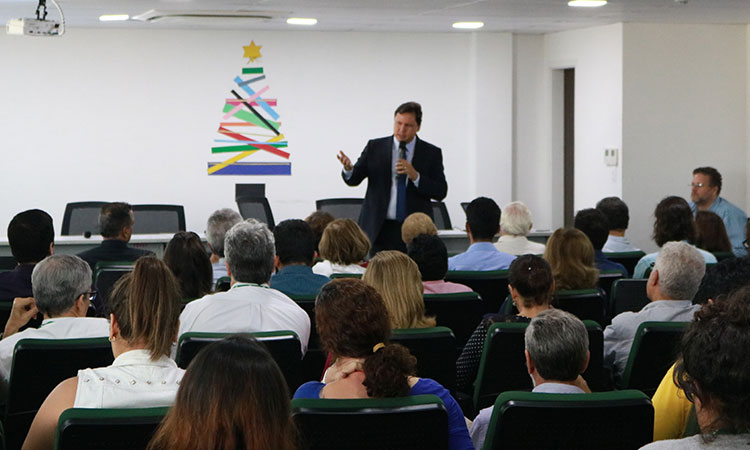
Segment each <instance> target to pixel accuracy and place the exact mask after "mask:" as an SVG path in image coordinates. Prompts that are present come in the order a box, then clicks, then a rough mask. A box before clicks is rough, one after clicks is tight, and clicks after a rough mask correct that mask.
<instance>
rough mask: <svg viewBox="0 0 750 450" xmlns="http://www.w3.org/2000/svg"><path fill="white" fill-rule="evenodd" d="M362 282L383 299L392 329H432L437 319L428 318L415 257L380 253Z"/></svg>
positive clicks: (397, 253) (399, 253)
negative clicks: (373, 289) (372, 288)
mask: <svg viewBox="0 0 750 450" xmlns="http://www.w3.org/2000/svg"><path fill="white" fill-rule="evenodd" d="M362 280H363V281H364V282H365V283H367V284H369V285H370V286H372V287H374V288H375V290H377V291H378V292H379V293H380V295H381V296H382V297H383V301H384V302H385V306H386V308H387V309H388V314H389V316H390V320H391V328H394V329H398V328H428V327H434V326H435V318H434V317H425V315H424V314H425V310H424V298H423V292H424V291H423V289H424V288H423V286H422V277H421V275H420V274H419V268H418V267H417V263H415V262H414V261H413V260H412V259H411V258H409V257H408V256H406V255H405V254H403V253H401V252H399V251H397V250H384V251H382V252H378V254H377V255H375V257H374V258H373V259H372V260H371V261H370V264H369V265H368V266H367V271H366V272H365V275H364V276H363V277H362Z"/></svg>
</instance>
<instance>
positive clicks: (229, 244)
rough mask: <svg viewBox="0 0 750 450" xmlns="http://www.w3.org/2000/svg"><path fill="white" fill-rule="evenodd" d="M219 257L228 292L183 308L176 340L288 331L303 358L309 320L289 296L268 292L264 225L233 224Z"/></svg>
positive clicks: (268, 238)
mask: <svg viewBox="0 0 750 450" xmlns="http://www.w3.org/2000/svg"><path fill="white" fill-rule="evenodd" d="M224 255H225V258H226V268H227V272H228V273H229V276H230V277H231V279H232V281H231V287H230V288H229V290H228V291H227V292H218V293H216V294H209V295H206V296H205V297H203V298H201V299H198V300H195V301H192V302H190V303H188V304H187V305H186V306H185V309H184V310H183V311H182V314H180V331H179V335H182V334H184V333H187V332H190V331H196V332H208V333H253V332H259V331H280V330H291V331H294V332H295V333H297V336H298V337H299V340H300V344H301V346H302V353H303V354H304V353H305V351H306V349H307V341H308V339H309V338H310V318H309V317H308V315H307V313H306V312H305V311H304V310H303V309H302V308H300V307H299V306H298V305H297V304H296V303H294V301H292V300H291V299H290V298H289V297H287V296H286V295H284V294H282V293H281V292H279V291H277V290H275V289H271V288H269V287H268V281H269V279H270V278H271V274H272V273H273V268H274V266H273V263H274V256H275V247H274V239H273V233H271V231H270V230H269V229H268V227H267V226H266V224H264V223H261V222H258V221H257V220H255V219H247V220H246V221H244V222H240V223H238V224H236V225H234V226H233V227H232V228H231V229H230V230H229V231H228V232H227V234H226V237H225V239H224Z"/></svg>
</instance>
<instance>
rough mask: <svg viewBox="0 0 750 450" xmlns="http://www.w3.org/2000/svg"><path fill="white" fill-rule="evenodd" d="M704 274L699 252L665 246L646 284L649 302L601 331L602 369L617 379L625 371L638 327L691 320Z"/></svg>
mask: <svg viewBox="0 0 750 450" xmlns="http://www.w3.org/2000/svg"><path fill="white" fill-rule="evenodd" d="M705 273H706V263H705V262H704V261H703V257H702V256H701V254H700V253H699V252H698V249H696V248H695V247H693V246H692V245H690V244H687V243H685V242H667V243H665V244H664V246H663V247H662V248H661V250H659V254H658V256H657V257H656V264H655V265H654V270H653V271H652V272H651V275H650V276H649V278H648V282H647V284H646V295H648V298H649V300H650V303H649V304H648V305H646V306H644V307H643V309H641V310H640V311H638V312H631V311H627V312H624V313H622V314H618V315H617V316H616V317H615V318H614V319H612V324H611V325H609V326H608V327H607V328H605V329H604V366H605V367H611V368H612V372H613V374H614V375H615V378H616V379H619V377H620V376H621V375H622V373H623V371H624V370H625V366H626V365H627V363H628V357H629V356H630V347H631V346H632V345H633V339H634V338H635V332H636V331H637V330H638V326H639V325H640V324H642V323H643V322H649V321H659V322H690V321H691V320H693V313H695V311H697V310H698V306H695V305H693V302H692V298H693V296H694V295H695V293H696V292H697V291H698V286H699V285H700V283H701V279H702V278H703V274H705Z"/></svg>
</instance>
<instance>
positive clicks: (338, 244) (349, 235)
mask: <svg viewBox="0 0 750 450" xmlns="http://www.w3.org/2000/svg"><path fill="white" fill-rule="evenodd" d="M369 251H370V239H368V238H367V235H366V234H365V232H364V231H362V228H360V227H359V225H357V222H355V221H353V220H352V219H336V220H334V221H333V222H331V223H329V224H328V226H327V227H326V229H325V230H323V237H321V238H320V257H321V258H323V261H321V262H319V263H317V264H315V265H314V266H313V272H315V273H317V274H318V275H325V276H327V277H330V276H331V274H334V273H365V268H364V267H362V266H361V265H360V264H362V262H364V259H365V257H366V256H367V253H368V252H369Z"/></svg>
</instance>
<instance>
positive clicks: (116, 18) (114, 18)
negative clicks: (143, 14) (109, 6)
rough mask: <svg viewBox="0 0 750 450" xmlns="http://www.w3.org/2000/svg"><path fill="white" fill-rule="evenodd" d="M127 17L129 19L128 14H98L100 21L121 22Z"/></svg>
mask: <svg viewBox="0 0 750 450" xmlns="http://www.w3.org/2000/svg"><path fill="white" fill-rule="evenodd" d="M128 19H130V16H129V15H127V14H104V15H103V16H99V20H100V21H102V22H121V21H123V20H128Z"/></svg>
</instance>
